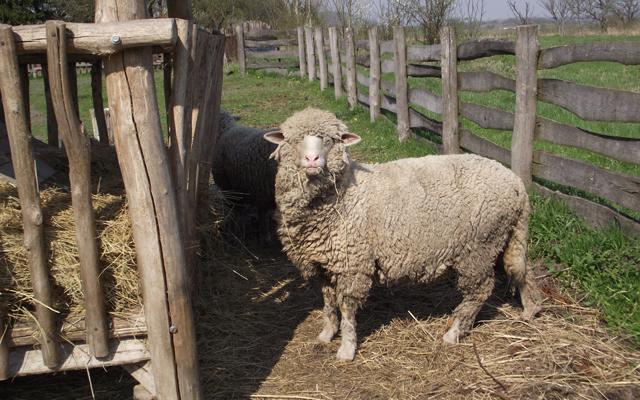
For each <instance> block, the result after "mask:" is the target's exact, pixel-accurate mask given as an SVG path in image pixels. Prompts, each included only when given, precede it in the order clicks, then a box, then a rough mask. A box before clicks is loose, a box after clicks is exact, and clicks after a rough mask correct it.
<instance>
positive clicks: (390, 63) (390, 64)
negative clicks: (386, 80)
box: [381, 60, 442, 78]
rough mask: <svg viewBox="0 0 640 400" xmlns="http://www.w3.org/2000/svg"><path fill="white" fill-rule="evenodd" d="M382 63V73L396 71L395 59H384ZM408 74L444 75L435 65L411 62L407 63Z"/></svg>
mask: <svg viewBox="0 0 640 400" xmlns="http://www.w3.org/2000/svg"><path fill="white" fill-rule="evenodd" d="M381 64H382V68H381V71H382V73H385V74H387V73H394V72H395V62H394V60H383V61H382V63H381ZM407 76H415V77H433V78H440V77H441V76H442V72H441V69H440V67H438V66H435V65H420V64H409V65H407Z"/></svg>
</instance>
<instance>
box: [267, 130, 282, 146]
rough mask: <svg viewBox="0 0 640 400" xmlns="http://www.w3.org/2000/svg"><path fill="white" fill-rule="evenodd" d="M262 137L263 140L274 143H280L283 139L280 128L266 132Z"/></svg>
mask: <svg viewBox="0 0 640 400" xmlns="http://www.w3.org/2000/svg"><path fill="white" fill-rule="evenodd" d="M262 137H263V138H264V140H266V141H268V142H271V143H275V144H280V143H282V142H283V141H284V135H283V134H282V131H280V130H277V131H271V132H267V133H265V134H264V136H262Z"/></svg>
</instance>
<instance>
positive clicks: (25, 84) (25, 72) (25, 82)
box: [20, 64, 31, 131]
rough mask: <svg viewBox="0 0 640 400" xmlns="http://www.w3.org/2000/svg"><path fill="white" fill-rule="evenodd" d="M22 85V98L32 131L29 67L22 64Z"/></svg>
mask: <svg viewBox="0 0 640 400" xmlns="http://www.w3.org/2000/svg"><path fill="white" fill-rule="evenodd" d="M20 84H21V87H22V98H23V99H24V113H25V115H26V116H27V124H28V126H29V131H31V106H30V104H31V100H30V97H31V96H30V91H29V85H30V81H29V65H28V64H20Z"/></svg>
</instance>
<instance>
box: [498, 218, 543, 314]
mask: <svg viewBox="0 0 640 400" xmlns="http://www.w3.org/2000/svg"><path fill="white" fill-rule="evenodd" d="M526 221H527V218H526V216H523V217H521V218H520V221H518V223H517V224H516V227H515V228H514V231H513V233H512V234H511V237H510V238H509V242H508V243H507V246H506V248H505V250H504V254H503V256H502V262H503V264H504V270H505V272H506V273H507V275H508V276H509V279H511V281H512V282H514V283H515V286H516V288H517V289H518V292H519V293H520V301H521V302H522V307H523V311H522V314H521V316H520V318H521V319H523V320H527V321H528V320H530V319H532V318H533V317H534V316H535V315H536V314H537V313H538V312H540V310H541V308H540V306H539V305H538V302H537V301H536V299H535V295H536V293H537V292H538V291H537V286H536V283H535V280H534V279H533V276H532V274H531V273H530V272H529V271H527V222H526Z"/></svg>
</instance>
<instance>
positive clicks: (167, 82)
mask: <svg viewBox="0 0 640 400" xmlns="http://www.w3.org/2000/svg"><path fill="white" fill-rule="evenodd" d="M155 67H156V66H155V63H154V68H155ZM161 69H162V91H163V98H164V112H165V115H166V116H167V120H166V124H167V126H166V129H167V132H169V129H171V128H170V126H169V125H170V122H169V115H171V113H172V109H171V96H172V92H173V90H172V86H173V60H172V58H171V54H168V53H163V54H162V65H161ZM166 145H167V147H168V146H169V145H170V143H169V137H167V139H166Z"/></svg>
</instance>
